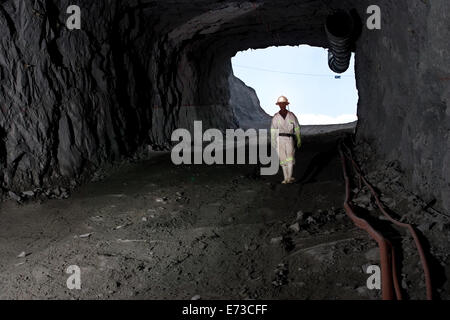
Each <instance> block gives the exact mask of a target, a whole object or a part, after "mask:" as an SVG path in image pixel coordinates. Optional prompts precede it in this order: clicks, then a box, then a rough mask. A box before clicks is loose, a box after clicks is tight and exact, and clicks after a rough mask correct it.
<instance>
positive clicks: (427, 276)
mask: <svg viewBox="0 0 450 320" xmlns="http://www.w3.org/2000/svg"><path fill="white" fill-rule="evenodd" d="M344 147H345V148H346V149H347V152H348V155H347V158H348V159H349V160H350V161H351V163H352V165H353V167H354V169H355V171H356V172H357V174H358V176H359V177H360V178H361V179H362V181H363V182H364V184H365V185H366V186H367V188H369V190H370V192H371V193H372V195H373V197H374V198H375V202H376V203H377V206H378V208H379V209H380V211H381V212H382V213H383V215H384V216H385V217H386V218H387V219H388V220H389V221H391V222H392V223H393V224H395V225H397V226H399V227H402V228H405V229H407V230H408V231H409V233H410V234H411V235H412V237H413V239H414V243H415V245H416V248H417V251H418V253H419V257H420V261H421V263H422V268H423V272H424V275H425V285H426V294H427V299H428V300H432V299H433V288H432V283H431V273H430V269H429V266H428V261H427V259H426V256H425V251H424V249H423V247H422V244H421V242H420V239H419V237H418V235H417V232H416V230H415V229H414V227H413V226H411V225H410V224H408V223H402V222H400V221H397V220H395V219H394V218H393V217H392V216H391V215H390V214H389V213H388V212H387V211H386V210H385V209H384V205H383V204H382V202H381V200H380V198H379V197H378V194H377V192H376V191H375V189H374V188H373V187H372V185H371V184H370V183H369V182H368V181H367V179H366V178H365V177H364V175H363V174H362V172H361V169H360V168H359V166H358V164H357V163H356V162H355V161H354V159H353V157H352V156H351V150H350V149H349V148H348V147H347V146H346V145H344Z"/></svg>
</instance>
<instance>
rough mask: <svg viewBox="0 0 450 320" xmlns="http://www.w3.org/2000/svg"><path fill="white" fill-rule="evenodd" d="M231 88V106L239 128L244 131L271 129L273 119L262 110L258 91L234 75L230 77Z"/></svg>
mask: <svg viewBox="0 0 450 320" xmlns="http://www.w3.org/2000/svg"><path fill="white" fill-rule="evenodd" d="M229 86H230V106H231V107H232V109H233V112H234V115H235V117H236V119H237V121H238V125H239V127H240V128H243V129H249V128H254V129H259V128H261V129H264V128H269V127H270V123H271V121H272V117H271V116H269V115H268V114H267V113H266V112H265V111H264V110H263V109H262V108H261V104H260V102H259V99H258V96H257V95H256V91H255V90H254V89H253V88H250V87H248V86H247V85H246V84H245V83H244V82H243V81H242V80H240V79H239V78H236V77H235V76H234V75H233V74H231V75H230V78H229Z"/></svg>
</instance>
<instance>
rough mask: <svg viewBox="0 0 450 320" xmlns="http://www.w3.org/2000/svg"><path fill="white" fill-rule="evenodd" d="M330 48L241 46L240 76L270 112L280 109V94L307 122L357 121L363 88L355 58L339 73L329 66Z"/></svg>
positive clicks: (237, 60) (236, 61) (236, 63)
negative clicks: (246, 48) (358, 86)
mask: <svg viewBox="0 0 450 320" xmlns="http://www.w3.org/2000/svg"><path fill="white" fill-rule="evenodd" d="M327 55H328V52H327V50H325V49H323V48H318V47H311V46H308V45H301V46H296V47H293V46H283V47H269V48H266V49H259V50H247V51H241V52H238V53H237V54H236V56H234V57H233V58H232V66H233V72H234V75H235V76H236V77H237V78H239V79H241V80H242V81H243V82H244V83H245V84H246V85H247V86H249V87H251V88H253V89H254V90H255V91H256V95H257V97H258V99H257V100H258V102H257V103H258V104H259V105H260V107H261V108H262V109H263V110H264V111H265V113H267V114H268V115H270V116H273V115H274V114H275V113H277V112H278V111H279V108H278V106H276V105H275V102H276V99H277V98H278V97H279V96H280V95H285V96H287V97H288V98H289V100H290V102H291V105H290V110H291V111H292V112H294V113H295V114H297V115H298V117H299V121H300V124H301V125H331V124H346V123H351V122H355V121H357V120H358V118H357V104H358V90H357V88H356V78H355V72H354V70H355V59H354V55H352V59H351V64H350V68H349V69H348V70H347V71H346V72H345V73H343V74H340V75H338V74H336V73H334V72H333V71H331V70H330V69H329V68H328V64H327V59H328V58H327Z"/></svg>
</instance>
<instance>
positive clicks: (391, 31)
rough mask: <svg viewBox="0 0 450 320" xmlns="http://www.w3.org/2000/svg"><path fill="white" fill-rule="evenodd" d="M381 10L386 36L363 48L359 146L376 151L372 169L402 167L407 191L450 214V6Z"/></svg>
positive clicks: (374, 34) (394, 5) (369, 37)
mask: <svg viewBox="0 0 450 320" xmlns="http://www.w3.org/2000/svg"><path fill="white" fill-rule="evenodd" d="M381 8H382V14H383V25H382V29H381V30H379V31H365V32H363V34H362V37H361V38H360V40H359V41H358V44H357V51H356V75H357V86H358V89H359V95H360V100H359V105H358V117H359V124H358V135H357V137H358V141H359V142H360V143H368V144H369V145H370V148H371V150H372V154H369V155H366V156H369V157H370V159H371V161H372V162H373V164H374V165H377V163H378V164H381V163H380V162H390V161H396V162H398V163H399V165H400V167H401V169H402V170H403V171H404V173H405V174H404V176H405V177H406V179H405V180H406V181H405V184H406V185H407V186H409V187H410V188H411V189H412V190H413V191H415V192H417V193H418V194H419V195H420V196H421V197H423V198H424V200H426V201H431V200H433V199H436V200H437V202H438V206H439V207H440V208H443V209H444V210H446V211H449V210H450V196H449V195H450V104H449V99H450V79H449V75H450V46H449V45H448V40H447V39H449V37H450V30H449V27H448V26H449V25H450V18H449V16H448V14H447V12H449V9H450V3H449V2H448V1H432V2H425V1H395V2H394V1H390V2H389V3H385V4H383V7H381ZM375 159H378V161H375Z"/></svg>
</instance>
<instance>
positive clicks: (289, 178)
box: [287, 164, 295, 183]
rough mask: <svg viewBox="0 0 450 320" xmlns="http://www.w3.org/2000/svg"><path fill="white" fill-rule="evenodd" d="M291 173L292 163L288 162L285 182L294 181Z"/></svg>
mask: <svg viewBox="0 0 450 320" xmlns="http://www.w3.org/2000/svg"><path fill="white" fill-rule="evenodd" d="M293 173H294V165H293V164H289V165H288V166H287V183H294V182H295V178H294V177H292V174H293Z"/></svg>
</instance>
